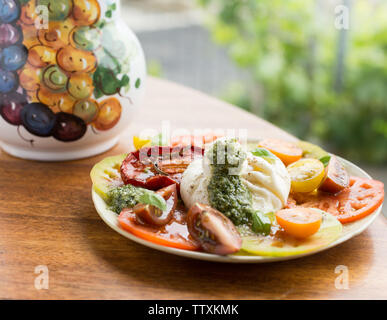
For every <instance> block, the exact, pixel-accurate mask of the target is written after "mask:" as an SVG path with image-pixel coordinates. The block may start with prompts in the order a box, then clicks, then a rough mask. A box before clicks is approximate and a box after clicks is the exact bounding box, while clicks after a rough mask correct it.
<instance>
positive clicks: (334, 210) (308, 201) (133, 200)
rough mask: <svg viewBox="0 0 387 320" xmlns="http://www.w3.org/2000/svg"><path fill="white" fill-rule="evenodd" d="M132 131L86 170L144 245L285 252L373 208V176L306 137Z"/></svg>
mask: <svg viewBox="0 0 387 320" xmlns="http://www.w3.org/2000/svg"><path fill="white" fill-rule="evenodd" d="M162 140H163V139H159V138H149V139H145V140H144V139H140V138H139V137H134V138H133V144H134V146H135V148H136V150H135V151H133V152H130V153H129V154H123V155H118V156H114V157H109V158H106V159H104V160H102V161H101V162H99V163H98V164H96V165H95V166H94V168H93V169H92V171H91V179H92V182H93V190H94V191H95V192H96V193H97V194H98V195H99V196H100V197H101V198H102V199H103V200H104V201H105V203H106V205H107V207H108V209H109V210H111V211H113V212H115V214H117V218H118V223H119V225H120V227H121V228H122V229H124V230H126V231H127V232H129V233H131V234H132V235H134V236H136V237H139V238H141V239H144V240H147V241H150V242H152V243H155V244H158V245H161V246H167V247H172V248H177V249H181V250H192V251H203V252H207V253H211V254H217V255H232V254H234V255H259V256H289V255H296V254H302V253H306V252H310V251H314V250H317V249H319V248H322V247H325V246H327V245H328V244H330V243H331V242H333V241H335V240H337V239H338V238H339V237H340V235H341V234H342V230H343V229H342V227H343V225H344V224H348V223H353V222H355V221H357V220H360V219H362V218H364V217H366V216H368V215H370V214H372V213H373V212H375V210H377V209H378V208H379V207H380V206H381V204H382V203H383V200H384V186H383V183H382V182H379V181H376V180H372V179H366V178H359V177H351V176H349V174H348V172H347V171H346V169H345V167H344V165H343V164H342V163H341V161H340V160H339V159H338V158H337V157H335V156H334V155H331V154H329V153H327V152H326V151H324V150H323V149H322V148H320V147H318V146H316V145H313V144H311V143H309V142H304V141H300V142H287V141H282V140H276V139H265V140H262V141H257V142H256V143H248V144H245V145H244V144H241V143H240V142H239V141H238V140H237V139H233V138H227V137H219V136H216V135H206V136H179V137H174V138H172V139H171V141H169V143H167V144H166V143H165V142H164V141H162Z"/></svg>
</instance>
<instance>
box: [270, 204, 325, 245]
mask: <svg viewBox="0 0 387 320" xmlns="http://www.w3.org/2000/svg"><path fill="white" fill-rule="evenodd" d="M275 217H276V219H277V222H278V224H279V225H280V226H281V227H282V228H283V229H284V230H285V232H286V233H288V234H289V235H291V236H293V237H295V238H300V239H303V238H307V237H310V236H311V235H313V234H315V233H316V232H317V231H318V230H319V229H320V226H321V221H322V214H321V213H320V212H319V211H317V210H313V209H310V208H293V209H283V210H280V211H277V212H276V214H275Z"/></svg>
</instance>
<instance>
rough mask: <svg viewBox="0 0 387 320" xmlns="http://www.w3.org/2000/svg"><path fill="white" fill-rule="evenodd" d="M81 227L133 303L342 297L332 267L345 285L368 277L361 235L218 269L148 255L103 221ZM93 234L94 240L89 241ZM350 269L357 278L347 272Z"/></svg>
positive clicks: (365, 240)
mask: <svg viewBox="0 0 387 320" xmlns="http://www.w3.org/2000/svg"><path fill="white" fill-rule="evenodd" d="M84 228H85V230H84V231H85V233H86V237H87V239H89V243H90V247H91V249H92V250H93V251H94V253H95V254H96V255H98V256H99V257H100V258H102V259H103V260H104V261H105V262H106V263H107V264H109V266H108V268H110V269H112V274H111V278H112V279H114V280H112V281H114V282H117V281H116V280H117V278H119V279H120V280H119V283H120V286H122V289H125V288H126V289H127V292H128V296H127V298H133V299H135V298H137V299H198V298H199V299H257V298H267V299H286V298H288V299H297V298H309V299H313V298H323V299H325V298H332V297H340V294H341V292H343V290H337V289H336V288H335V280H336V279H337V277H338V276H340V274H341V273H336V272H338V271H337V270H336V268H337V267H338V266H346V267H348V269H349V281H350V282H351V281H352V280H354V281H355V282H356V284H357V285H358V284H359V283H361V282H362V279H363V278H364V277H365V276H366V275H367V272H368V269H369V267H370V265H371V264H372V260H373V252H374V250H373V243H372V237H371V235H370V234H369V231H365V232H364V233H363V234H362V235H360V236H358V237H356V238H353V239H351V240H350V241H347V242H346V243H343V244H341V245H339V246H337V247H335V248H332V249H330V250H327V251H324V252H321V253H318V254H316V255H313V256H309V257H305V258H301V259H296V260H292V261H284V262H277V263H268V264H222V263H213V262H206V261H199V260H192V259H188V258H182V257H178V256H174V255H170V254H167V253H163V252H159V251H156V250H152V249H150V248H147V247H144V246H141V245H139V244H136V243H134V242H132V241H130V240H128V239H125V238H123V237H122V236H120V235H119V234H117V233H116V232H114V231H113V230H111V229H110V228H109V227H108V226H106V225H105V224H104V223H103V222H102V221H100V223H98V224H97V223H93V224H92V225H90V224H85V225H84ZM96 229H97V230H96ZM96 233H97V234H99V236H98V237H97V238H95V237H93V236H92V235H95V234H96ZM88 235H90V237H89V236H88ZM112 246H113V247H114V248H115V249H114V250H111V248H112ZM354 269H356V273H355V274H354V272H352V273H351V270H354ZM335 270H336V272H335ZM340 270H342V269H340ZM355 282H354V283H355ZM344 291H345V290H344Z"/></svg>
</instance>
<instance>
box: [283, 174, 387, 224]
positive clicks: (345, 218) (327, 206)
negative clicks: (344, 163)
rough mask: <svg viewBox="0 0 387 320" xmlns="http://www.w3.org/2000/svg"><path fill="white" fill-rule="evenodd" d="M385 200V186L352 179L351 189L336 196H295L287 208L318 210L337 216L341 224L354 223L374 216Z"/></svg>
mask: <svg viewBox="0 0 387 320" xmlns="http://www.w3.org/2000/svg"><path fill="white" fill-rule="evenodd" d="M383 200H384V184H383V183H382V182H380V181H376V180H372V179H366V178H359V177H351V178H350V183H349V187H348V188H346V189H344V190H343V191H341V192H340V193H338V194H336V195H332V194H328V193H324V192H319V193H316V194H306V195H305V194H294V195H292V196H291V197H289V200H288V204H287V207H288V208H294V207H297V206H301V207H306V208H318V209H321V210H324V211H326V212H328V213H331V214H332V215H334V216H336V217H337V219H338V220H339V221H340V222H341V223H348V222H353V221H356V220H359V219H362V218H364V217H366V216H368V215H370V214H372V213H373V212H374V211H375V210H376V209H377V208H378V207H379V206H380V205H381V204H382V203H383Z"/></svg>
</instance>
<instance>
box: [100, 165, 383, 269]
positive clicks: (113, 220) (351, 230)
mask: <svg viewBox="0 0 387 320" xmlns="http://www.w3.org/2000/svg"><path fill="white" fill-rule="evenodd" d="M340 160H341V162H342V163H343V165H344V166H345V168H346V169H347V171H348V173H349V174H350V175H351V176H357V177H363V178H371V177H370V176H369V175H368V174H367V173H366V172H364V171H363V170H362V169H360V168H359V167H358V166H356V165H354V164H353V163H351V162H349V161H347V160H345V159H342V158H340ZM92 198H93V202H94V206H95V208H96V209H97V212H98V214H99V215H100V217H101V218H102V220H103V221H105V223H106V224H107V225H108V226H109V227H111V228H112V229H113V230H115V231H117V232H118V233H120V234H122V235H123V236H124V237H126V238H128V239H130V240H132V241H134V242H137V243H139V244H142V245H144V246H147V247H150V248H153V249H156V250H160V251H164V252H167V253H171V254H175V255H178V256H182V257H187V258H193V259H199V260H207V261H216V262H228V263H265V262H273V261H284V260H291V259H296V258H301V257H305V256H308V255H311V254H315V253H317V252H320V251H324V250H327V249H329V248H332V247H334V246H337V245H338V244H340V243H343V242H344V241H347V240H349V239H351V238H352V237H354V236H356V235H358V234H360V233H361V232H363V231H364V230H365V229H366V228H367V227H368V226H369V225H370V224H371V223H372V222H373V221H374V220H375V219H376V217H377V216H378V215H379V214H380V212H381V211H382V206H380V207H379V208H378V209H377V210H376V211H375V212H374V213H373V214H371V215H369V216H367V217H365V218H363V219H361V220H359V221H356V222H352V223H347V224H344V225H343V231H342V234H341V236H340V238H338V239H337V240H336V241H334V242H332V243H330V244H329V245H327V246H325V247H322V248H319V249H317V250H315V251H310V252H306V253H303V254H298V255H292V256H285V257H267V256H218V255H215V254H209V253H204V252H196V251H188V250H181V249H175V248H169V247H164V246H161V245H158V244H154V243H152V242H149V241H146V240H143V239H141V238H138V237H136V236H134V235H132V234H131V233H129V232H127V231H125V230H124V229H122V228H121V227H120V225H119V223H118V219H117V217H118V216H117V214H116V213H114V212H113V211H111V210H109V209H108V207H107V205H106V203H105V201H104V200H103V199H102V198H101V197H100V196H99V195H98V194H97V193H96V192H95V191H94V190H93V191H92Z"/></svg>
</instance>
